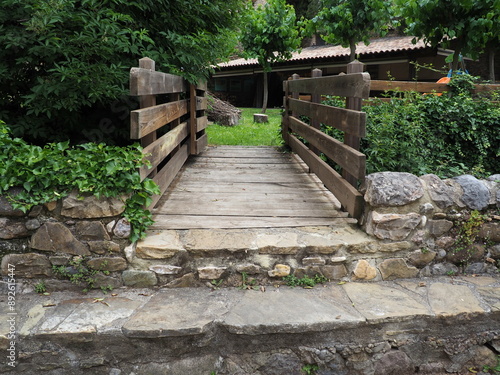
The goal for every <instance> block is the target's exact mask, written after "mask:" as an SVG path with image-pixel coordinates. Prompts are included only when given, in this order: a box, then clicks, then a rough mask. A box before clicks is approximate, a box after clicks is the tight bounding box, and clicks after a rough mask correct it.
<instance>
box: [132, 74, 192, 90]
mask: <svg viewBox="0 0 500 375" xmlns="http://www.w3.org/2000/svg"><path fill="white" fill-rule="evenodd" d="M187 89H188V84H187V82H186V80H185V79H183V78H182V77H179V76H176V75H173V74H168V73H162V72H156V71H154V70H150V69H143V68H132V69H130V95H132V96H140V95H158V94H172V93H176V92H183V91H186V90H187Z"/></svg>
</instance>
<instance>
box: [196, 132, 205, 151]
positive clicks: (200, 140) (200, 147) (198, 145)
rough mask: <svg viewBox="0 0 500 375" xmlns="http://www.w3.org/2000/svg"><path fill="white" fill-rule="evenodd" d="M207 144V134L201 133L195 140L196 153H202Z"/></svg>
mask: <svg viewBox="0 0 500 375" xmlns="http://www.w3.org/2000/svg"><path fill="white" fill-rule="evenodd" d="M207 145H208V135H206V134H203V135H202V136H201V137H200V138H198V139H197V140H196V145H195V147H196V153H197V154H200V153H202V152H203V151H204V150H205V149H206V148H207Z"/></svg>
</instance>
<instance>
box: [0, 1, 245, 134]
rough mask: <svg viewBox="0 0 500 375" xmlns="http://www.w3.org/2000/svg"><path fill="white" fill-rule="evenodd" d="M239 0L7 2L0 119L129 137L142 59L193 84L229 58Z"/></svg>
mask: <svg viewBox="0 0 500 375" xmlns="http://www.w3.org/2000/svg"><path fill="white" fill-rule="evenodd" d="M242 8H243V3H242V1H241V0H213V1H205V0H177V1H169V0H142V1H140V2H136V1H127V0H46V1H40V0H0V119H2V120H4V121H5V122H6V123H8V124H9V125H10V127H11V129H12V132H13V134H14V135H15V136H21V137H23V138H25V139H26V140H28V141H30V142H35V143H39V144H42V143H45V142H47V141H54V140H57V141H59V140H66V139H71V140H72V141H73V142H74V143H77V142H80V141H89V140H94V141H107V142H109V143H113V141H116V139H117V138H119V137H120V135H121V136H122V138H121V139H122V142H121V143H125V142H128V135H127V133H128V117H127V116H128V111H129V110H130V109H134V106H135V105H136V103H135V102H134V101H133V100H131V99H129V98H128V80H129V70H130V68H131V67H132V66H137V61H138V59H139V58H141V57H144V56H148V57H151V58H152V59H154V60H156V61H157V63H158V65H157V69H159V70H162V71H166V72H169V71H170V72H172V73H178V74H182V75H183V76H185V77H186V78H188V79H190V80H191V81H194V80H196V79H197V78H199V77H201V76H207V75H208V69H207V68H208V67H209V66H211V65H213V64H216V63H218V62H220V60H221V59H222V58H224V57H226V56H229V53H230V51H231V50H232V48H231V47H232V46H231V42H234V44H235V43H236V41H237V39H236V33H235V32H234V29H235V28H237V25H238V22H239V19H240V17H239V12H240V10H241V9H242Z"/></svg>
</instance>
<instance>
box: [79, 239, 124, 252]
mask: <svg viewBox="0 0 500 375" xmlns="http://www.w3.org/2000/svg"><path fill="white" fill-rule="evenodd" d="M87 245H89V248H90V251H91V252H93V253H95V254H100V255H103V254H106V253H119V252H120V245H118V244H117V243H116V242H113V241H89V242H87Z"/></svg>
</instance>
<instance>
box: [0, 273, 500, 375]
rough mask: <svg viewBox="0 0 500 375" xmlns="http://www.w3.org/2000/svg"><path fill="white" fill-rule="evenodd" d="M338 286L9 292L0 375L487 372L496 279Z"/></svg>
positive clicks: (498, 290) (492, 349)
mask: <svg viewBox="0 0 500 375" xmlns="http://www.w3.org/2000/svg"><path fill="white" fill-rule="evenodd" d="M340 284H341V285H339V283H328V284H326V285H324V286H316V287H315V288H313V289H302V288H289V287H286V286H281V287H275V286H269V287H266V288H264V289H259V290H252V289H250V290H241V289H239V288H221V289H216V290H212V291H211V290H209V289H206V288H183V289H159V290H152V289H131V288H120V289H117V290H115V291H114V292H113V294H108V295H103V294H102V293H98V292H96V291H92V292H90V293H89V294H87V295H82V294H75V293H69V292H56V293H52V294H50V295H38V294H34V293H22V291H21V290H18V291H17V296H16V301H15V305H13V306H14V308H13V309H12V310H11V309H10V306H12V305H8V304H7V303H3V304H2V305H1V309H2V314H1V316H0V346H1V347H2V349H4V353H5V354H6V355H9V353H10V351H11V349H10V348H14V349H12V351H13V354H12V356H13V360H12V361H10V360H4V361H2V363H1V364H0V373H2V374H18V373H22V374H26V375H31V374H66V373H72V374H113V375H118V374H169V375H186V374H190V375H208V374H217V375H236V374H238V375H248V374H252V375H269V374H277V375H281V374H283V375H301V374H303V373H304V372H305V369H308V368H309V369H316V372H315V373H316V374H330V375H333V374H336V375H338V374H344V375H350V374H352V375H361V374H377V375H378V374H380V375H381V374H402V375H406V374H414V373H419V374H421V373H424V374H444V373H445V372H446V373H460V374H464V373H469V371H471V372H479V371H480V370H482V368H483V366H495V365H496V361H497V355H498V352H499V350H500V277H498V276H496V277H487V276H482V277H454V278H450V277H443V278H429V279H407V280H399V281H385V282H379V283H363V282H347V283H340ZM5 286H6V285H5V284H4V285H3V287H4V289H5V290H3V293H2V296H4V297H2V298H3V299H4V302H5V300H6V296H7V290H6V288H5ZM4 359H5V358H4ZM9 363H10V364H12V366H15V367H12V366H11V365H10V364H9Z"/></svg>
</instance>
